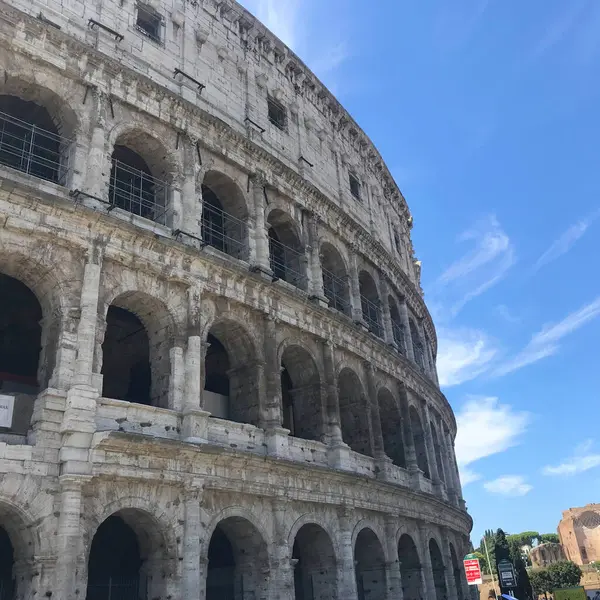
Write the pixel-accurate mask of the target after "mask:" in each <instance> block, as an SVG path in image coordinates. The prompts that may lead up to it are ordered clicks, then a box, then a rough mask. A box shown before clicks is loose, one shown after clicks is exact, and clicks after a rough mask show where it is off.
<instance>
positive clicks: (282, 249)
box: [267, 208, 307, 290]
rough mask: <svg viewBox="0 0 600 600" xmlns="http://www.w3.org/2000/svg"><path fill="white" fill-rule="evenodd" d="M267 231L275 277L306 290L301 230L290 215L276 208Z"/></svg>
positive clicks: (269, 219)
mask: <svg viewBox="0 0 600 600" xmlns="http://www.w3.org/2000/svg"><path fill="white" fill-rule="evenodd" d="M267 229H268V237H269V259H270V266H271V271H273V277H274V278H275V279H282V280H283V281H287V282H288V283H291V284H292V285H294V286H296V287H298V288H300V289H302V290H306V284H307V281H306V256H305V254H304V243H303V241H302V234H301V231H300V228H299V227H298V225H297V224H296V222H295V221H294V219H293V218H292V217H291V216H290V215H289V214H288V213H286V212H285V211H283V210H281V209H280V208H274V209H273V210H271V212H269V214H268V216H267Z"/></svg>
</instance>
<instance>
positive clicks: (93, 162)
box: [83, 90, 111, 209]
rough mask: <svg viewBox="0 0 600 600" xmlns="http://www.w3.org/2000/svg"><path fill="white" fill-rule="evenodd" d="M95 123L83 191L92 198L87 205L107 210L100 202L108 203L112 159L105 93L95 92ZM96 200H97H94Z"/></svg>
mask: <svg viewBox="0 0 600 600" xmlns="http://www.w3.org/2000/svg"><path fill="white" fill-rule="evenodd" d="M94 101H95V108H94V116H95V123H94V127H93V129H92V138H91V141H90V147H89V150H88V155H87V161H86V162H87V170H86V175H85V182H84V183H83V191H84V192H85V193H86V194H89V195H90V196H92V198H86V199H85V203H86V204H87V205H89V206H92V207H94V208H98V209H105V208H106V204H104V203H103V202H99V201H98V200H103V201H104V202H106V201H108V183H109V179H110V172H111V157H110V155H109V154H108V153H107V150H106V141H107V136H106V120H107V102H108V100H107V97H106V95H105V94H104V93H103V92H100V91H99V90H96V91H95V92H94ZM94 198H96V199H97V200H94Z"/></svg>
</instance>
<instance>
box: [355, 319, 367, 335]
mask: <svg viewBox="0 0 600 600" xmlns="http://www.w3.org/2000/svg"><path fill="white" fill-rule="evenodd" d="M354 324H355V325H356V326H357V327H358V328H359V329H362V330H363V332H364V333H368V332H369V328H368V327H367V324H366V323H365V322H364V321H363V320H362V319H355V320H354Z"/></svg>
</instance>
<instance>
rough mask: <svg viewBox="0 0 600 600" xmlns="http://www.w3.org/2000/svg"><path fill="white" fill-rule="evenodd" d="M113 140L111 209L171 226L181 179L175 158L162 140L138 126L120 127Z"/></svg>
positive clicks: (111, 139) (114, 133)
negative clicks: (176, 186) (174, 190)
mask: <svg viewBox="0 0 600 600" xmlns="http://www.w3.org/2000/svg"><path fill="white" fill-rule="evenodd" d="M109 139H110V147H111V171H110V179H109V189H108V200H109V202H110V205H111V207H112V208H120V209H122V210H125V211H126V212H129V213H131V214H134V215H137V216H140V217H144V218H146V219H150V220H152V221H155V222H157V223H161V224H163V225H168V224H170V223H171V221H172V210H171V209H172V207H171V201H172V197H171V196H172V187H173V185H174V184H175V182H177V181H178V180H179V168H178V163H177V161H176V160H175V158H174V157H173V156H171V154H170V153H169V151H168V150H167V149H166V148H165V146H164V144H163V142H162V141H160V140H159V139H158V138H156V137H155V136H154V135H151V134H150V133H148V132H147V131H145V130H143V129H141V128H140V127H138V126H129V125H125V126H117V127H115V128H114V129H113V130H112V131H111V134H110V136H109Z"/></svg>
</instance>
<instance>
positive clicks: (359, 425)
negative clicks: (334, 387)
mask: <svg viewBox="0 0 600 600" xmlns="http://www.w3.org/2000/svg"><path fill="white" fill-rule="evenodd" d="M338 397H339V405H340V422H341V428H342V439H343V440H344V442H345V443H346V444H348V445H349V446H350V448H352V450H354V451H355V452H359V453H360V454H366V455H367V456H373V446H372V443H371V419H370V416H369V403H368V401H367V397H366V396H365V393H364V391H363V387H362V384H361V382H360V379H359V378H358V376H357V375H356V373H354V371H351V370H350V369H344V370H343V371H342V372H341V373H340V375H339V377H338Z"/></svg>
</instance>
